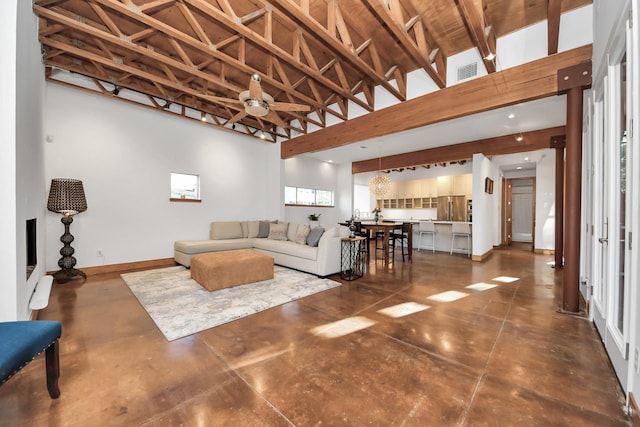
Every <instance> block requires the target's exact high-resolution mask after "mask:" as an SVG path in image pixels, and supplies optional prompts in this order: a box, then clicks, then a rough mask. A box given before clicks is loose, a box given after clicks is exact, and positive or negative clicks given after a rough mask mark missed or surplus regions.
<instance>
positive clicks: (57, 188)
mask: <svg viewBox="0 0 640 427" xmlns="http://www.w3.org/2000/svg"><path fill="white" fill-rule="evenodd" d="M47 209H48V210H50V211H51V212H57V213H61V214H63V215H75V214H77V213H80V212H84V211H86V210H87V199H86V198H85V196H84V187H83V186H82V181H80V180H79V179H70V178H54V179H52V180H51V189H50V190H49V200H48V201H47Z"/></svg>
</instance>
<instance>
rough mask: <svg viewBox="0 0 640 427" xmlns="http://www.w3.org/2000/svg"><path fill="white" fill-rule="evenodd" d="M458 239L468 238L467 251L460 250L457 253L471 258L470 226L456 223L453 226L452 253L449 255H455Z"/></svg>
mask: <svg viewBox="0 0 640 427" xmlns="http://www.w3.org/2000/svg"><path fill="white" fill-rule="evenodd" d="M456 237H466V238H467V247H466V249H462V248H458V249H456V252H461V253H466V254H467V256H471V227H469V224H467V223H465V222H454V223H452V224H451V251H449V255H451V254H453V251H454V243H455V241H456Z"/></svg>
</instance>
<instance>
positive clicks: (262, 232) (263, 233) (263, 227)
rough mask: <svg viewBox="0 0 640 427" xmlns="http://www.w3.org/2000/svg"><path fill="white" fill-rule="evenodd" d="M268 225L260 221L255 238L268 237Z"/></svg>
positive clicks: (267, 222)
mask: <svg viewBox="0 0 640 427" xmlns="http://www.w3.org/2000/svg"><path fill="white" fill-rule="evenodd" d="M269 224H271V223H270V222H269V221H260V224H259V225H258V235H257V236H256V237H261V238H266V237H269Z"/></svg>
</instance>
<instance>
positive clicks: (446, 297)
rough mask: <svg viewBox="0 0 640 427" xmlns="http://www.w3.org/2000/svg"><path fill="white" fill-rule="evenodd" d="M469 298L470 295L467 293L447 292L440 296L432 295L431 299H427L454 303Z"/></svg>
mask: <svg viewBox="0 0 640 427" xmlns="http://www.w3.org/2000/svg"><path fill="white" fill-rule="evenodd" d="M468 296H469V294H467V293H465V292H458V291H447V292H441V293H439V294H435V295H431V296H430V297H427V298H428V299H430V300H434V301H439V302H452V301H456V300H459V299H460V298H464V297H468Z"/></svg>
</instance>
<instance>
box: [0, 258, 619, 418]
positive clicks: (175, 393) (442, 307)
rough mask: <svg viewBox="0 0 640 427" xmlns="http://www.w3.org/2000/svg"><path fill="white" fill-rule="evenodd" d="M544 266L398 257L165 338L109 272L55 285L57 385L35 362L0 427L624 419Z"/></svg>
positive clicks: (588, 330) (608, 380)
mask: <svg viewBox="0 0 640 427" xmlns="http://www.w3.org/2000/svg"><path fill="white" fill-rule="evenodd" d="M550 261H552V257H549V256H544V255H534V254H532V253H531V252H527V251H522V250H515V249H513V248H510V249H502V250H497V251H495V253H494V255H493V256H492V257H490V258H489V259H488V260H486V261H485V262H482V263H479V262H473V261H471V260H470V259H469V258H467V257H466V256H464V255H453V256H451V255H449V254H444V253H436V254H432V253H431V252H425V251H421V252H417V251H414V256H413V262H411V263H408V262H407V263H403V262H402V261H401V257H400V255H399V254H396V259H395V262H394V263H393V264H391V266H390V267H389V268H388V269H384V268H383V266H382V262H381V261H380V260H378V261H372V262H371V263H370V264H369V265H368V268H367V271H366V274H365V276H364V277H363V278H361V279H358V280H355V281H353V282H346V283H344V284H343V285H342V286H340V287H337V288H334V289H331V290H328V291H325V292H322V293H319V294H315V295H313V296H310V297H307V298H304V299H302V300H298V301H295V302H291V303H288V304H285V305H282V306H280V307H277V308H273V309H270V310H267V311H264V312H262V313H259V314H255V315H253V316H249V317H246V318H243V319H240V320H237V321H234V322H231V323H228V324H226V325H222V326H219V327H217V328H213V329H209V330H207V331H204V332H201V333H198V334H195V335H192V336H189V337H186V338H182V339H179V340H176V341H172V342H167V340H166V339H165V338H164V336H163V335H162V334H161V333H160V331H159V330H158V329H157V328H156V327H155V325H154V323H153V321H152V320H151V319H150V318H149V316H148V315H147V313H146V312H145V310H144V309H143V308H142V307H141V306H140V305H139V304H138V302H137V300H136V298H135V297H134V296H133V294H132V293H131V292H130V291H129V289H128V287H127V286H126V285H125V284H124V282H123V281H122V279H121V278H120V277H119V275H117V274H109V275H96V276H93V277H90V278H89V279H88V280H87V281H86V282H85V283H82V282H78V283H70V284H67V285H54V289H53V292H52V296H51V301H50V304H49V306H48V307H47V308H46V309H45V310H43V311H42V312H41V313H40V318H41V319H58V320H60V321H62V323H63V337H62V339H61V342H60V345H61V348H60V362H61V378H60V389H61V392H62V394H61V396H60V398H59V399H57V400H51V399H50V398H49V396H48V394H47V391H46V387H45V378H44V360H43V358H42V356H41V357H40V358H38V359H37V360H36V361H34V362H32V363H31V364H30V365H28V366H27V367H26V368H25V369H23V371H22V372H21V373H19V374H18V375H16V376H15V377H14V378H12V379H11V380H10V381H9V382H8V383H6V384H4V385H3V386H2V387H0V425H2V426H30V427H31V426H141V425H142V426H218V425H225V426H227V425H228V426H320V425H324V426H364V425H368V426H516V425H517V426H625V425H629V424H628V421H627V418H626V416H625V414H624V411H623V407H624V398H623V394H622V392H621V390H620V388H619V385H618V383H617V381H616V379H615V375H614V373H613V371H612V369H611V367H610V364H609V361H608V359H607V356H606V354H605V352H604V351H603V348H602V345H601V343H600V340H599V338H598V335H597V333H596V332H595V330H594V328H593V326H592V324H591V323H590V322H589V321H588V320H586V319H585V318H582V317H579V316H572V315H566V314H559V313H557V308H558V307H559V305H560V299H561V292H562V286H561V281H562V274H561V272H559V271H556V270H554V269H552V268H550V266H549V265H548V262H550ZM333 278H336V279H337V277H333ZM470 285H474V286H473V287H471V288H469V286H470ZM383 309H386V310H383ZM381 310H382V311H381ZM338 321H340V323H339V326H335V327H333V328H322V326H323V325H328V324H332V323H333V322H338ZM318 330H320V331H322V333H319V332H317V331H318Z"/></svg>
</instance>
